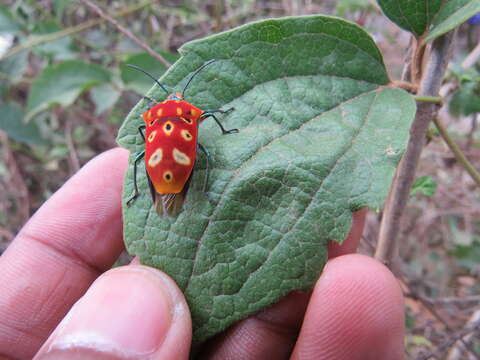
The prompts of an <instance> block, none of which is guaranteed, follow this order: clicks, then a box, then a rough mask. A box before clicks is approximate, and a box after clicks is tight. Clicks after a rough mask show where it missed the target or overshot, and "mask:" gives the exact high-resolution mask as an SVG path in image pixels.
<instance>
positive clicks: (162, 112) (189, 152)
mask: <svg viewBox="0 0 480 360" xmlns="http://www.w3.org/2000/svg"><path fill="white" fill-rule="evenodd" d="M214 61H216V60H215V59H214V60H211V61H209V62H207V63H205V64H204V65H202V66H201V67H200V68H198V69H197V70H196V71H195V72H194V73H193V75H192V76H191V77H190V79H189V80H188V82H187V84H186V85H185V87H184V89H183V92H182V93H175V94H171V95H169V96H168V97H167V99H166V100H165V101H163V102H162V103H159V104H156V105H153V106H149V109H148V110H147V111H146V112H145V113H144V114H143V115H142V118H143V120H144V122H145V125H142V126H140V127H139V128H138V132H139V134H140V136H141V137H142V139H143V140H144V141H145V150H142V151H141V152H139V153H138V154H137V156H136V157H135V160H134V168H133V185H134V189H135V190H134V194H133V195H132V197H131V198H130V199H129V200H128V201H127V206H129V205H130V204H131V203H132V201H133V200H135V199H136V198H137V197H138V195H139V191H138V186H137V165H138V163H139V162H140V160H141V159H142V158H145V168H146V172H147V179H148V185H149V187H150V193H151V195H152V200H153V202H154V204H155V208H156V210H157V213H158V214H159V215H160V216H165V215H167V216H175V215H177V214H178V212H179V211H180V210H181V208H182V205H183V202H184V200H185V195H186V193H187V190H188V187H189V185H190V180H191V178H192V173H193V168H194V165H195V161H196V158H197V151H198V150H201V151H202V152H203V153H204V154H205V155H206V175H205V183H204V189H205V188H206V185H207V182H208V170H209V168H208V158H209V154H208V151H207V149H206V148H205V147H204V146H202V144H200V143H199V142H198V127H199V125H200V123H201V122H202V121H203V120H205V119H207V118H209V117H211V118H213V119H214V120H215V122H216V123H217V124H218V126H219V127H220V129H221V130H222V134H223V135H226V134H232V133H237V132H238V129H231V130H225V128H224V127H223V126H222V124H221V123H220V121H219V120H218V118H217V117H216V116H215V114H217V113H220V114H225V113H228V112H230V111H231V110H233V108H230V109H228V110H225V111H224V110H201V109H199V108H197V107H196V106H194V105H192V104H190V103H189V102H187V101H185V100H184V95H185V92H186V90H187V88H188V85H190V82H191V81H192V79H193V78H194V77H195V75H197V74H198V73H199V72H200V71H201V70H202V69H203V68H204V67H205V66H208V65H210V64H211V63H212V62H214ZM129 66H130V67H132V68H134V69H136V70H139V71H141V72H143V73H144V74H146V75H147V76H149V77H150V78H152V79H153V80H154V81H155V82H156V83H157V84H158V86H160V87H161V88H162V89H163V90H164V91H165V92H166V93H167V94H169V92H168V90H167V89H166V88H165V86H163V85H162V84H161V83H160V82H158V81H157V80H156V79H155V78H154V77H153V76H152V75H150V74H148V73H147V72H146V71H144V70H142V69H140V68H138V67H137V66H134V65H129ZM147 99H148V98H147ZM148 100H149V101H150V102H151V103H152V104H153V103H155V101H153V100H152V99H148ZM144 131H145V133H144Z"/></svg>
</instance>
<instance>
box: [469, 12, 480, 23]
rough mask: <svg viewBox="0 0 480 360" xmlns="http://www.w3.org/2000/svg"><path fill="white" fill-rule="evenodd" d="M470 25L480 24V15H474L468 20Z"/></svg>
mask: <svg viewBox="0 0 480 360" xmlns="http://www.w3.org/2000/svg"><path fill="white" fill-rule="evenodd" d="M468 23H469V24H470V25H478V24H480V13H478V14H477V15H473V16H472V17H471V18H470V19H468Z"/></svg>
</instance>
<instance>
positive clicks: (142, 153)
mask: <svg viewBox="0 0 480 360" xmlns="http://www.w3.org/2000/svg"><path fill="white" fill-rule="evenodd" d="M142 135H143V134H142ZM144 156H145V150H142V151H140V152H139V153H138V154H137V156H136V157H135V160H134V162H133V187H134V189H135V190H134V192H133V195H132V197H131V198H130V199H128V200H127V206H130V204H131V203H132V201H133V200H135V199H136V198H137V197H138V194H139V192H138V186H137V165H138V162H139V161H140V160H142V158H143V157H144Z"/></svg>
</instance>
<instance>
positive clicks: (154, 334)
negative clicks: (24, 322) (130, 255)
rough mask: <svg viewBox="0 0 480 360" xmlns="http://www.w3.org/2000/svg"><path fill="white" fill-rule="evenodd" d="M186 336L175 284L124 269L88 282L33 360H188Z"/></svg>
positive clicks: (147, 271)
mask: <svg viewBox="0 0 480 360" xmlns="http://www.w3.org/2000/svg"><path fill="white" fill-rule="evenodd" d="M191 336H192V330H191V320H190V312H189V310H188V306H187V303H186V301H185V298H184V297H183V294H182V292H181V291H180V289H179V288H178V287H177V285H176V284H175V282H174V281H173V280H172V279H171V278H170V277H168V276H167V275H165V274H164V273H162V272H160V271H158V270H155V269H153V268H150V267H147V266H142V265H129V266H123V267H118V268H115V269H112V270H109V271H107V272H106V273H104V274H103V275H102V276H100V277H99V278H98V279H97V280H96V281H95V282H94V283H93V285H92V286H91V287H90V289H89V290H88V291H87V292H86V294H85V295H84V296H83V297H82V298H81V299H80V300H79V301H78V302H77V303H76V304H75V305H74V306H73V307H72V308H71V309H70V311H69V313H68V314H67V315H66V316H65V318H64V319H63V320H62V322H61V323H60V324H59V325H58V327H57V328H56V329H55V330H54V332H53V333H52V334H51V335H50V337H49V338H48V340H47V341H46V343H45V344H44V345H43V346H42V348H41V349H40V351H39V352H38V354H37V355H36V357H35V360H40V359H108V360H111V359H145V358H148V359H188V354H189V349H190V341H191Z"/></svg>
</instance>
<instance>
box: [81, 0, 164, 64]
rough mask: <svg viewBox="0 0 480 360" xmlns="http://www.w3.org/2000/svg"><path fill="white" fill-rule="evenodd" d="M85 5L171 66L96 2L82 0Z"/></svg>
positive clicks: (156, 57)
mask: <svg viewBox="0 0 480 360" xmlns="http://www.w3.org/2000/svg"><path fill="white" fill-rule="evenodd" d="M81 1H82V2H83V3H84V4H85V5H87V6H88V7H89V8H90V9H92V10H93V11H95V12H96V13H97V14H98V15H99V16H100V17H101V18H103V19H105V20H106V21H108V22H109V23H110V24H112V25H113V26H115V27H116V28H117V29H118V31H120V32H121V33H123V34H124V35H125V36H126V37H128V38H129V39H131V40H132V41H134V42H135V43H137V44H138V45H139V46H140V47H141V48H142V49H144V50H145V51H146V52H148V53H149V54H150V55H151V56H152V57H153V58H155V59H157V60H158V61H159V62H161V63H162V64H163V65H165V66H166V67H169V66H170V65H171V64H170V63H169V62H168V61H167V60H166V59H165V58H164V57H163V56H162V55H160V54H159V53H157V52H156V51H155V50H153V49H152V48H151V47H150V46H148V45H147V44H146V43H145V42H144V41H142V40H140V39H139V38H138V37H137V36H135V35H134V34H133V33H132V32H130V30H128V29H127V28H125V27H124V26H122V25H120V24H119V23H118V21H116V20H115V19H114V18H112V17H111V16H109V15H107V14H106V13H105V12H104V11H103V10H102V9H100V7H98V6H97V4H95V3H94V2H92V1H90V0H81Z"/></svg>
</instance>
